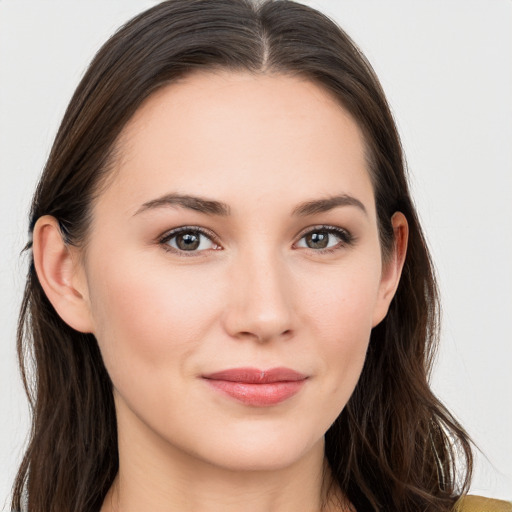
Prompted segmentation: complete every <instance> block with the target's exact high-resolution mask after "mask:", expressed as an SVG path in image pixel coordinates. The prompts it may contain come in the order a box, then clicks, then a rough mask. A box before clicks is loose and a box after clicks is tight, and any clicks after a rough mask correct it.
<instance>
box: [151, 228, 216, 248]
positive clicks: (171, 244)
mask: <svg viewBox="0 0 512 512" xmlns="http://www.w3.org/2000/svg"><path fill="white" fill-rule="evenodd" d="M160 244H162V245H164V247H165V248H166V249H167V250H171V251H175V252H188V253H193V252H200V251H206V250H208V249H220V247H219V245H217V244H216V243H215V242H214V240H213V236H212V235H211V234H210V233H207V232H206V231H204V230H203V229H202V228H197V227H182V228H177V229H173V230H172V231H170V232H168V233H166V234H165V235H164V236H163V237H162V238H161V239H160Z"/></svg>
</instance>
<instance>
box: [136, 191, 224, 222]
mask: <svg viewBox="0 0 512 512" xmlns="http://www.w3.org/2000/svg"><path fill="white" fill-rule="evenodd" d="M169 206H180V207H181V208H188V209H189V210H194V211H197V212H201V213H205V214H206V215H220V216H223V217H225V216H228V215H229V214H230V208H229V206H228V205H227V204H226V203H221V202H220V201H214V200H212V199H205V198H203V197H197V196H189V195H181V194H165V195H163V196H161V197H158V198H156V199H152V200H150V201H147V202H145V203H144V204H143V205H142V206H141V207H140V208H139V209H138V210H137V211H136V212H135V214H134V215H138V214H139V213H142V212H145V211H147V210H153V209H156V208H164V207H169Z"/></svg>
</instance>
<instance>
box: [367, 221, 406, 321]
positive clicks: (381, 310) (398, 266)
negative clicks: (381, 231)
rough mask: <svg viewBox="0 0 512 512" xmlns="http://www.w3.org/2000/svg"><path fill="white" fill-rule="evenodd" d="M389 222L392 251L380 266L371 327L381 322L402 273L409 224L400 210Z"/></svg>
mask: <svg viewBox="0 0 512 512" xmlns="http://www.w3.org/2000/svg"><path fill="white" fill-rule="evenodd" d="M391 224H392V226H393V233H394V235H393V236H394V242H393V251H392V253H391V254H390V255H389V257H388V258H387V259H386V261H385V262H384V264H383V267H382V276H381V281H380V285H379V294H378V297H377V304H376V307H375V311H374V317H373V324H372V327H375V326H376V325H377V324H379V323H380V322H382V320H384V318H385V316H386V315H387V313H388V309H389V305H390V304H391V300H392V299H393V297H394V296H395V292H396V289H397V288H398V283H399V282H400V276H401V275H402V269H403V266H404V262H405V256H406V254H407V241H408V238H409V225H408V224H407V219H406V218H405V215H404V214H403V213H402V212H395V213H394V215H393V217H391Z"/></svg>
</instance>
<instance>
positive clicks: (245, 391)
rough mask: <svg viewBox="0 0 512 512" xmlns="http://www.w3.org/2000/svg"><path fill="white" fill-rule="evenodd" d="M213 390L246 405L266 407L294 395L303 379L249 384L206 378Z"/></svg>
mask: <svg viewBox="0 0 512 512" xmlns="http://www.w3.org/2000/svg"><path fill="white" fill-rule="evenodd" d="M206 381H207V383H208V384H209V385H210V386H211V387H213V388H214V389H215V390H217V391H220V392H221V393H223V394H225V395H228V396H230V397H231V398H234V399H235V400H238V401H239V402H242V403H243V404H246V405H253V406H256V407H267V406H270V405H276V404H279V403H281V402H284V401H285V400H288V399H289V398H291V397H292V396H294V395H296V394H297V393H298V392H299V391H300V389H301V388H302V386H303V385H304V382H305V379H303V380H296V381H284V382H268V383H265V384H249V383H247V382H232V381H228V380H214V379H206Z"/></svg>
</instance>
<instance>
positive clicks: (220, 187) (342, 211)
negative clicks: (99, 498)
mask: <svg viewBox="0 0 512 512" xmlns="http://www.w3.org/2000/svg"><path fill="white" fill-rule="evenodd" d="M115 167H116V168H115V171H114V174H113V176H112V180H111V182H110V183H109V185H108V187H107V188H106V190H105V191H104V192H103V193H102V194H101V195H100V196H99V198H97V200H96V203H95V204H94V209H93V221H92V226H91V230H90V234H89V241H88V245H87V249H86V255H85V262H84V263H83V275H84V281H85V282H86V289H87V293H86V299H87V304H88V306H87V307H88V308H89V311H90V317H91V322H92V328H91V330H92V331H93V332H94V334H95V336H96V338H97V340H98V342H99V345H100V348H101V351H102V354H103V357H104V361H105V365H106V368H107V370H108V372H109V374H110V376H111V379H112V382H113V385H114V389H115V400H116V407H117V412H118V421H119V430H120V436H121V437H122V436H123V435H124V433H126V432H137V435H138V436H139V439H143V440H144V441H143V442H144V443H146V442H148V443H149V444H153V445H158V446H159V449H160V450H164V451H168V452H169V453H174V454H180V456H182V457H185V458H189V459H191V460H196V461H198V462H199V461H202V462H207V463H210V464H214V465H216V466H220V467H225V468H232V469H244V468H246V469H247V468H250V469H264V468H277V467H282V466H285V465H288V464H291V463H293V462H294V461H296V460H299V459H300V458H301V457H305V456H306V455H307V454H308V453H310V452H311V450H313V449H315V448H318V447H319V446H323V444H322V443H323V436H324V434H325V432H326V430H327V429H328V428H329V426H330V425H331V424H332V422H333V421H334V420H335V418H336V417H337V416H338V415H339V413H340V412H341V410H342V409H343V407H344V406H345V404H346V403H347V401H348V399H349V397H350V395H351V393H352V391H353V389H354V387H355V385H356V383H357V380H358V377H359V375H360V373H361V369H362V365H363V362H364V359H365V353H366V349H367V345H368V341H369V337H370V331H371V329H372V327H373V326H375V325H376V324H377V323H378V322H379V321H380V320H381V319H382V318H383V317H384V315H385V313H386V309H387V306H388V304H389V301H390V300H391V295H392V292H391V291H390V289H391V288H393V284H392V283H391V281H392V280H391V279H388V278H387V277H386V276H387V272H386V269H385V268H384V267H383V265H382V260H381V247H380V246H379V236H378V231H377V220H376V213H375V204H374V194H373V190H372V184H371V181H370V178H369V174H368V170H367V165H366V161H365V157H364V148H363V140H362V136H361V133H360V130H359V129H358V126H357V125H356V123H355V122H354V121H353V120H352V119H351V117H350V116H349V115H348V114H347V113H346V112H345V111H344V110H343V108H341V107H340V105H339V104H338V103H337V102H336V101H335V100H334V99H333V98H331V97H330V96H329V95H328V94H327V93H325V92H324V91H323V90H322V89H320V88H319V87H318V86H316V85H315V84H313V83H311V82H308V81H305V80H303V79H299V78H292V77H290V76H282V75H272V76H271V75H262V76H254V75H249V74H243V73H233V72H223V73H216V74H213V73H201V74H199V73H198V74H194V75H191V76H189V77H187V78H186V79H184V80H182V81H181V82H179V83H176V84H173V85H170V86H168V87H167V88H165V89H163V90H161V91H159V92H157V93H156V94H154V95H153V96H152V97H151V98H150V99H149V100H148V101H147V102H146V103H145V104H144V105H143V106H142V107H141V108H140V109H139V110H138V112H137V113H136V114H135V116H134V117H133V118H132V120H131V121H130V122H129V124H128V125H127V126H126V128H125V130H124V132H123V134H122V137H121V140H120V156H119V158H118V160H117V161H116V166H115ZM148 440H150V441H148Z"/></svg>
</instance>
